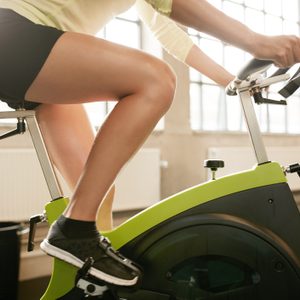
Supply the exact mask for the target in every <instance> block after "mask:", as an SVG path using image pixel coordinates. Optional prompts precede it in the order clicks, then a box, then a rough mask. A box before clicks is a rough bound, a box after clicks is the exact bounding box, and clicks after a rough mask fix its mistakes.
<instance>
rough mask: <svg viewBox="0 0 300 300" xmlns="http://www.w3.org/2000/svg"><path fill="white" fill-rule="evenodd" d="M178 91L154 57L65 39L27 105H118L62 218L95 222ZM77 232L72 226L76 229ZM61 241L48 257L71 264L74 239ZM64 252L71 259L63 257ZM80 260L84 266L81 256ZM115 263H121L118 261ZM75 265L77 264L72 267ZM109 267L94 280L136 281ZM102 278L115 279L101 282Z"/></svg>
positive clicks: (85, 39)
mask: <svg viewBox="0 0 300 300" xmlns="http://www.w3.org/2000/svg"><path fill="white" fill-rule="evenodd" d="M174 89H175V78H174V75H173V73H172V72H171V71H170V69H169V68H168V67H167V66H166V65H165V64H164V63H162V62H161V61H159V60H157V59H156V58H154V57H151V56H149V55H146V54H144V53H141V52H139V51H136V50H133V49H129V48H126V47H123V46H117V45H115V44H112V43H110V42H107V41H104V40H101V39H97V38H94V37H91V36H85V35H81V34H76V33H66V34H64V35H63V36H62V37H61V38H60V39H59V40H58V42H57V43H56V45H55V46H54V48H53V50H52V52H51V53H50V55H49V57H48V59H47V61H46V63H45V65H44V66H43V68H42V70H41V72H40V73H39V75H38V76H37V78H36V79H35V81H34V82H33V83H32V85H31V87H30V88H29V89H28V91H27V93H26V100H29V101H37V102H41V103H44V104H77V103H82V102H86V101H94V100H104V99H116V100H118V101H119V103H118V104H117V105H116V107H115V108H114V110H113V111H112V113H111V114H110V115H109V117H108V118H107V119H106V121H105V123H104V124H103V125H102V127H101V129H100V130H99V132H98V134H97V136H96V139H95V142H94V144H93V146H92V149H91V152H90V154H89V157H88V160H87V163H86V165H85V167H84V170H83V172H82V174H81V177H80V180H79V182H78V184H77V186H76V189H75V192H74V195H73V197H72V199H71V202H70V205H69V207H68V208H67V210H66V211H65V213H64V215H65V216H66V217H69V218H71V219H73V221H77V220H83V221H87V222H86V225H87V224H88V223H89V221H94V220H95V217H96V212H97V209H98V207H99V204H100V202H101V200H102V199H103V197H104V195H105V194H106V192H107V190H108V189H109V187H110V186H111V184H112V182H113V181H114V179H115V177H116V175H117V174H118V172H119V171H120V169H121V168H122V167H123V165H124V164H125V163H126V161H128V159H129V158H130V157H131V156H132V155H133V154H134V153H135V152H136V151H137V149H138V148H139V147H140V146H141V144H142V143H143V142H144V140H145V139H146V137H147V136H148V135H149V133H150V132H151V131H152V129H153V127H154V126H155V124H156V123H157V121H158V120H159V119H160V118H161V117H162V115H163V114H164V113H165V112H166V111H167V109H168V108H169V106H170V104H171V102H172V99H173V94H174ZM74 219H75V220H74ZM62 222H65V220H63V221H62ZM64 224H65V223H64ZM76 226H77V225H76V224H75V223H74V222H72V227H73V228H74V227H76ZM65 227H66V226H65ZM72 234H73V233H71V235H72ZM76 234H77V235H78V234H79V235H80V232H79V231H78V232H77V233H76ZM62 236H63V235H61V234H58V233H57V232H55V233H53V232H52V233H51V232H50V236H49V238H48V240H51V242H53V244H54V243H55V247H53V246H52V245H48V244H47V247H48V246H49V247H48V248H47V251H48V253H50V254H52V255H54V256H57V257H59V256H60V258H62V259H66V260H67V259H69V261H70V262H71V260H72V259H73V255H74V253H73V252H74V251H73V250H72V249H70V248H69V247H68V245H67V246H65V243H66V241H67V240H70V239H72V237H71V238H70V237H69V236H68V237H67V238H66V240H63V237H62ZM72 240H73V241H74V239H72ZM76 247H77V246H76ZM71 248H72V247H71ZM88 248H89V249H91V247H88ZM60 249H64V251H63V252H61V251H60ZM50 250H51V251H50ZM52 250H53V251H52ZM72 251H73V252H72ZM65 252H68V253H71V255H65ZM75 252H76V251H75ZM61 254H62V255H61ZM75 256H76V255H75ZM76 257H77V258H78V257H79V258H80V260H81V261H83V260H84V257H82V256H81V257H80V255H77V256H76ZM85 258H86V257H85ZM114 259H115V261H117V260H118V258H117V257H114ZM75 262H76V263H77V261H76V260H74V259H73V260H72V262H71V263H73V264H75ZM106 265H107V264H106V263H105V260H104V261H103V260H101V261H100V262H99V264H98V265H97V266H95V267H96V272H94V275H95V276H96V277H99V278H102V279H103V280H106V281H110V282H112V283H115V284H124V285H129V284H133V283H134V282H136V277H133V275H132V274H128V269H127V272H125V271H122V268H121V266H120V265H118V266H117V268H115V269H114V268H112V267H111V266H110V269H109V270H108V269H107V266H106ZM113 266H115V265H113ZM98 270H100V273H99V272H97V271H98ZM101 270H104V271H102V272H101ZM92 271H93V268H92ZM92 271H91V273H92ZM103 272H104V273H105V274H106V273H108V272H110V274H111V275H110V276H109V277H106V276H104V277H103V276H102V275H103ZM92 274H93V273H92ZM101 276H102V277H101ZM119 278H121V279H120V280H118V279H119Z"/></svg>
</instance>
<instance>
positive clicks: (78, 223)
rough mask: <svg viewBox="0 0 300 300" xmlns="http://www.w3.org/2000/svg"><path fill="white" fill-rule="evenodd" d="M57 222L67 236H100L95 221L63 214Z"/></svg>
mask: <svg viewBox="0 0 300 300" xmlns="http://www.w3.org/2000/svg"><path fill="white" fill-rule="evenodd" d="M56 224H57V225H58V227H59V228H60V230H61V231H62V232H63V234H64V235H65V236H66V237H67V238H93V237H98V236H99V232H98V229H97V227H96V222H95V221H82V220H75V219H70V218H67V217H65V216H64V215H61V216H60V217H59V218H58V219H57V221H56Z"/></svg>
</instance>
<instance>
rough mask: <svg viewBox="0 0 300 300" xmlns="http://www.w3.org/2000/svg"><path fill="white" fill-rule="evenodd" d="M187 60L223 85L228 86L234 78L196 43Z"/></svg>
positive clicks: (189, 63)
mask: <svg viewBox="0 0 300 300" xmlns="http://www.w3.org/2000/svg"><path fill="white" fill-rule="evenodd" d="M185 62H186V64H188V65H189V66H191V67H193V68H194V69H196V70H197V71H199V72H200V73H202V74H204V75H205V76H207V77H209V78H210V79H211V80H213V81H214V82H216V83H218V84H220V85H221V86H223V87H226V86H227V85H228V83H229V82H230V81H231V80H233V79H234V76H233V75H232V74H230V73H229V72H228V71H226V70H225V69H224V68H223V67H222V66H220V65H219V64H217V63H216V62H215V61H213V60H212V59H211V58H210V57H209V56H207V55H206V54H205V53H204V52H203V51H202V50H200V49H199V48H198V47H197V46H195V45H194V46H193V47H192V48H191V50H190V52H189V54H188V55H187V57H186V60H185Z"/></svg>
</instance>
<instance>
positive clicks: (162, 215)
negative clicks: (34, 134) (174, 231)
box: [41, 162, 287, 300]
mask: <svg viewBox="0 0 300 300" xmlns="http://www.w3.org/2000/svg"><path fill="white" fill-rule="evenodd" d="M286 181H287V180H286V177H285V174H284V172H283V169H282V168H281V167H280V165H279V164H278V163H274V162H270V163H266V164H263V165H259V166H256V167H254V168H253V169H251V170H247V171H244V172H240V173H236V174H232V175H229V176H224V177H221V178H218V179H217V180H211V181H208V182H205V183H203V184H199V185H197V186H194V187H191V188H189V189H187V190H184V191H182V192H180V193H178V194H175V195H173V196H171V197H169V198H167V199H165V200H163V201H160V202H159V203H157V204H155V205H153V206H151V207H149V208H147V209H145V210H144V211H142V212H141V213H139V214H137V215H135V216H134V217H132V218H131V219H129V220H127V221H126V222H124V223H123V224H121V225H120V226H118V227H116V228H115V229H114V230H112V231H110V232H102V234H103V235H105V236H107V237H108V238H109V239H110V241H111V242H112V245H113V246H114V247H115V248H116V249H119V248H121V247H122V246H123V245H125V244H126V243H128V242H129V241H131V240H133V239H134V238H136V237H138V236H139V235H141V234H142V233H144V232H145V231H147V230H149V229H150V228H152V227H154V226H156V225H157V224H159V223H161V222H163V221H164V220H166V219H169V218H171V217H173V216H176V215H178V214H180V213H181V212H183V211H186V210H188V209H191V208H193V207H195V206H198V205H200V204H202V203H206V202H208V201H211V200H214V199H217V198H220V197H223V196H226V195H230V194H233V193H237V192H241V191H245V190H248V189H252V188H257V187H261V186H267V185H272V184H277V183H284V182H286ZM68 201H69V200H68V199H66V198H61V199H58V200H55V201H53V202H50V203H48V204H47V205H46V207H45V209H46V214H47V218H48V222H49V224H52V223H53V222H54V221H55V220H56V219H57V218H58V216H59V215H60V214H61V213H62V212H63V211H64V209H65V207H66V206H67V204H68ZM77 270H78V269H77V268H75V267H73V266H71V265H70V264H67V263H65V262H63V261H60V260H58V259H54V266H53V273H52V277H51V281H50V284H49V286H48V289H47V291H46V293H45V294H44V296H43V297H42V298H41V300H55V299H57V298H60V297H62V296H63V295H65V294H66V293H68V292H69V291H70V290H71V289H72V288H73V287H74V281H75V277H76V272H77Z"/></svg>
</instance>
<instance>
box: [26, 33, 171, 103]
mask: <svg viewBox="0 0 300 300" xmlns="http://www.w3.org/2000/svg"><path fill="white" fill-rule="evenodd" d="M164 73H165V75H166V76H168V74H170V70H169V68H168V67H167V66H166V65H165V64H164V63H163V62H161V61H160V60H158V59H156V58H154V57H152V56H150V55H148V54H145V53H143V52H141V51H138V50H135V49H131V48H127V47H124V46H120V45H117V44H114V43H111V42H109V41H106V40H103V39H99V38H96V37H92V36H88V35H84V34H79V33H72V32H67V33H64V34H63V35H62V36H61V37H60V39H59V40H58V41H57V42H56V44H55V45H54V47H53V49H52V51H51V52H50V55H49V56H48V58H47V60H46V62H45V64H44V65H43V67H42V69H41V71H40V72H39V74H38V75H37V77H36V78H35V80H34V81H33V83H32V84H31V86H30V87H29V89H28V90H27V92H26V94H25V99H26V100H28V101H33V102H41V103H54V104H59V103H62V104H67V103H81V102H88V101H95V100H107V99H116V100H118V99H120V98H122V97H124V96H127V95H130V94H133V93H137V92H139V91H140V90H141V89H143V88H146V86H147V85H149V86H151V83H152V82H153V81H155V80H161V79H159V78H156V77H158V76H164Z"/></svg>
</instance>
